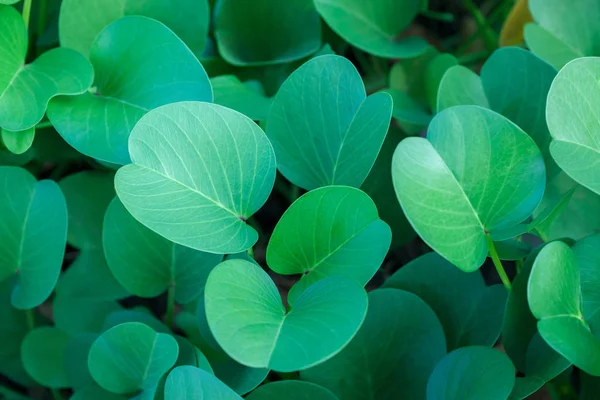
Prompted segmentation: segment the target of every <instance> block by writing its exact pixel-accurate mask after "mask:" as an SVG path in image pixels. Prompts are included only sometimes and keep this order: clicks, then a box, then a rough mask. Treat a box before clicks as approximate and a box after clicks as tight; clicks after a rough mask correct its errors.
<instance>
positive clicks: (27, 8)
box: [23, 0, 33, 28]
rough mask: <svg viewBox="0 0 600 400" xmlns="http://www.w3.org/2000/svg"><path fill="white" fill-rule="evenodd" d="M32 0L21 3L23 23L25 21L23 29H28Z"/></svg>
mask: <svg viewBox="0 0 600 400" xmlns="http://www.w3.org/2000/svg"><path fill="white" fill-rule="evenodd" d="M32 2H33V0H25V2H24V3H23V21H25V28H29V16H30V15H31V3H32Z"/></svg>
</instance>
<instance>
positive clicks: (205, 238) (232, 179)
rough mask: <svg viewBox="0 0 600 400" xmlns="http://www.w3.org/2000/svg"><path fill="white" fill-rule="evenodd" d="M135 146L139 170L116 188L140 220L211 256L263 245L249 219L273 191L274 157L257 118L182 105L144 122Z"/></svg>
mask: <svg viewBox="0 0 600 400" xmlns="http://www.w3.org/2000/svg"><path fill="white" fill-rule="evenodd" d="M129 143H130V146H129V151H130V153H131V158H132V160H133V164H130V165H126V166H125V167H123V168H121V169H120V170H119V171H118V172H117V176H116V178H115V187H116V189H117V194H118V196H119V199H120V200H121V202H122V203H123V205H124V206H125V208H126V209H127V210H128V211H129V212H130V213H131V215H133V217H134V218H135V219H137V220H138V221H140V222H141V223H142V224H144V225H146V226H147V227H148V228H150V229H152V230H153V231H155V232H156V233H158V234H159V235H162V236H164V237H165V238H167V239H169V240H171V241H173V242H175V243H177V244H180V245H183V246H187V247H191V248H193V249H196V250H201V251H206V252H210V253H221V254H223V253H238V252H241V251H243V250H246V249H248V248H249V247H251V246H253V245H254V243H256V241H257V239H258V234H257V232H256V231H255V230H254V228H252V227H250V225H248V224H246V220H247V219H248V218H249V217H250V216H252V215H253V214H254V213H255V212H256V211H258V209H259V208H261V207H262V205H263V204H264V203H265V201H266V200H267V198H268V196H269V194H270V192H271V189H272V187H273V183H274V182H275V154H274V153H273V148H272V147H271V145H270V143H269V140H268V139H267V136H266V135H265V134H264V132H263V131H262V130H261V129H260V128H259V127H258V126H257V125H256V124H255V123H254V122H253V121H252V120H251V119H249V118H248V117H246V116H244V115H242V114H239V113H238V112H236V111H233V110H230V109H228V108H225V107H222V106H218V105H214V104H209V103H201V102H181V103H177V104H171V105H167V106H163V107H161V108H159V109H156V110H154V111H152V112H150V113H148V114H147V115H145V116H144V117H143V118H142V120H140V122H138V124H137V125H136V127H135V128H134V130H133V132H132V134H131V138H130V140H129ZM165 143H168V144H169V146H165ZM183 221H185V223H182V222H183Z"/></svg>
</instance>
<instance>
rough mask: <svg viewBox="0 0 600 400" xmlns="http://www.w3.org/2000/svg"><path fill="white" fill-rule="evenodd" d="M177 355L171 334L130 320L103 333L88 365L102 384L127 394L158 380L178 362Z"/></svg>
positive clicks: (105, 387) (97, 341) (175, 344)
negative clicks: (159, 331)
mask: <svg viewBox="0 0 600 400" xmlns="http://www.w3.org/2000/svg"><path fill="white" fill-rule="evenodd" d="M177 355H178V346H177V342H176V341H175V339H174V338H173V337H172V336H170V335H168V334H164V333H156V332H155V331H154V330H153V329H152V328H150V327H148V326H146V325H144V324H141V323H137V322H130V323H125V324H121V325H118V326H115V327H114V328H111V329H109V330H108V331H106V332H104V333H103V334H102V335H100V337H99V338H98V339H97V340H96V341H95V342H94V344H93V345H92V347H91V349H90V354H89V358H88V366H89V369H90V373H91V374H92V377H93V378H94V380H95V381H96V382H97V383H98V384H99V385H100V386H101V387H102V388H104V389H106V390H108V391H110V392H113V393H117V394H126V393H133V392H136V391H138V390H141V389H143V388H145V387H148V386H151V385H152V384H156V382H158V380H159V379H160V378H161V377H162V376H163V375H164V374H166V373H167V371H168V370H169V369H170V368H171V367H172V366H173V365H174V364H175V361H176V360H177Z"/></svg>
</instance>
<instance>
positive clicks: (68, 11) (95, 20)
mask: <svg viewBox="0 0 600 400" xmlns="http://www.w3.org/2000/svg"><path fill="white" fill-rule="evenodd" d="M127 15H143V16H144V17H149V18H152V19H155V20H157V21H160V22H162V23H163V24H165V25H166V26H167V27H169V28H170V29H171V30H172V31H173V32H174V33H175V34H176V35H177V36H179V37H180V38H181V40H183V41H184V42H185V43H186V45H187V46H188V47H189V48H190V50H192V51H193V52H194V54H196V55H197V56H200V55H201V54H202V51H203V50H204V47H205V45H206V40H207V36H208V25H209V20H210V12H209V7H208V1H207V0H200V1H196V0H180V1H178V2H177V7H173V4H171V3H170V2H168V1H165V0H149V1H148V0H146V1H135V0H108V1H107V0H65V1H63V2H62V3H61V6H60V14H59V19H58V33H59V38H60V44H61V46H63V47H68V48H71V49H75V50H77V51H79V52H80V53H82V54H84V55H85V56H89V54H90V48H91V47H92V43H93V42H94V39H95V38H96V36H97V35H98V34H99V33H100V32H101V31H102V30H103V29H104V28H105V27H106V26H108V25H109V24H111V23H112V22H114V21H116V20H118V19H119V18H122V17H124V16H127Z"/></svg>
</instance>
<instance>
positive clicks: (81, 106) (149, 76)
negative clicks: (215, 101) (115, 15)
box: [48, 16, 213, 164]
mask: <svg viewBox="0 0 600 400" xmlns="http://www.w3.org/2000/svg"><path fill="white" fill-rule="evenodd" d="M132 43H135V45H132ZM90 61H91V63H92V65H93V66H94V71H95V76H96V78H95V81H94V88H95V89H94V90H93V91H91V92H88V93H85V94H82V95H80V96H73V97H59V98H56V99H54V100H53V101H52V102H51V103H50V105H49V107H48V118H49V119H50V121H51V122H52V125H54V127H55V128H56V130H57V131H58V132H59V133H60V134H61V136H62V137H63V138H64V139H65V140H66V141H67V142H68V143H69V144H70V145H71V146H73V147H75V149H77V150H78V151H79V152H81V153H83V154H85V155H88V156H90V157H94V158H96V159H99V160H102V161H106V162H110V163H114V164H127V163H129V162H130V158H129V153H128V151H127V139H128V137H129V133H130V132H131V130H132V129H133V126H134V125H135V124H136V122H137V121H138V120H139V119H140V118H141V117H142V116H143V115H144V114H146V113H147V112H148V111H150V110H152V109H154V108H157V107H159V106H162V105H165V104H169V103H174V102H178V101H185V100H198V101H212V98H213V96H212V89H211V87H210V81H209V80H208V76H207V75H206V72H205V71H204V68H202V65H201V64H200V62H198V59H197V58H196V57H195V56H194V54H193V53H192V52H191V51H190V50H189V49H188V48H187V47H186V46H185V44H184V43H183V42H182V41H181V39H179V38H178V37H177V36H176V35H175V34H174V33H173V32H171V31H170V30H169V29H168V28H167V27H166V26H164V25H163V24H161V23H160V22H158V21H155V20H152V19H150V18H146V17H139V16H132V17H125V18H121V19H119V20H117V21H116V22H113V23H112V24H110V25H109V26H108V27H106V28H105V29H104V30H102V32H101V33H100V34H99V35H98V36H97V37H96V39H95V41H94V43H93V44H92V47H91V49H90ZM123 65H127V68H123V67H122V66H123ZM132 82H134V83H135V84H131V83H132Z"/></svg>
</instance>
